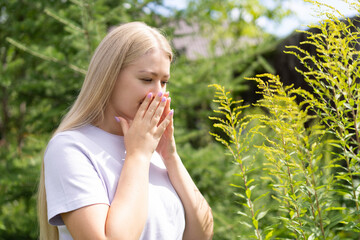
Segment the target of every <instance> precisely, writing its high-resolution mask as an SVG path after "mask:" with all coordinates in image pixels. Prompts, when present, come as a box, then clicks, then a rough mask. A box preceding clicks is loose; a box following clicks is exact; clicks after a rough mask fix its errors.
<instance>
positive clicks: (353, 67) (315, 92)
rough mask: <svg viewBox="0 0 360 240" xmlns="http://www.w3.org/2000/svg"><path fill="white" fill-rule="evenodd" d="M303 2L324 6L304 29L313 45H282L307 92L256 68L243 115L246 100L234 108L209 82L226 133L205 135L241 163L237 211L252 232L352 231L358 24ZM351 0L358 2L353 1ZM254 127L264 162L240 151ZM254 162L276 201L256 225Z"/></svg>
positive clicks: (358, 171) (345, 235) (312, 234)
mask: <svg viewBox="0 0 360 240" xmlns="http://www.w3.org/2000/svg"><path fill="white" fill-rule="evenodd" d="M308 2H312V3H314V4H315V5H318V6H319V7H320V6H322V7H324V6H325V7H327V8H329V11H328V12H325V13H324V15H326V16H327V19H325V20H322V21H321V22H320V23H319V24H318V25H315V26H311V27H312V28H315V29H316V30H317V31H303V32H305V33H306V34H308V39H307V40H306V41H304V42H302V43H301V44H310V45H313V46H314V47H315V48H316V53H315V54H314V53H310V52H307V51H306V50H304V49H303V48H302V47H301V46H300V47H296V46H290V47H288V48H289V49H290V51H288V53H289V54H293V55H295V56H296V57H297V58H298V59H299V60H300V62H301V63H302V65H303V66H304V68H305V70H300V69H296V70H297V71H298V72H300V73H301V74H302V75H303V76H304V80H305V81H306V82H307V83H308V84H309V85H310V86H311V87H312V91H311V92H307V91H305V90H302V89H294V88H293V87H292V86H286V87H285V86H283V85H282V83H281V82H280V79H279V77H277V76H274V75H271V74H262V75H258V76H256V77H255V78H251V79H250V80H254V81H256V82H257V83H258V88H259V91H258V93H259V94H260V95H261V96H262V98H261V99H260V100H259V101H258V102H257V103H256V104H254V107H257V108H261V109H263V110H264V111H263V112H262V113H258V114H249V115H247V116H245V117H244V116H243V115H242V110H243V109H244V108H245V107H241V106H240V107H235V108H233V105H237V104H241V101H240V102H239V101H233V100H232V98H231V97H230V93H228V92H226V90H225V89H224V88H222V87H221V86H218V85H215V86H214V87H215V88H216V90H217V92H216V95H215V99H216V100H215V102H216V103H218V105H219V107H218V109H217V110H215V111H214V112H215V113H216V114H220V115H221V116H222V117H211V119H212V120H214V121H216V123H215V124H214V127H215V128H218V129H220V130H221V131H222V132H223V133H225V135H224V136H220V135H219V134H214V133H213V134H212V135H213V136H215V139H216V140H217V141H219V142H221V143H223V144H224V145H225V146H226V147H227V149H228V150H229V152H230V153H231V154H232V156H233V158H234V160H235V162H236V163H237V164H239V165H240V168H239V169H240V170H239V174H238V175H239V176H240V177H241V178H242V179H243V185H241V186H239V187H240V188H239V192H238V193H236V194H237V195H239V196H241V197H242V198H244V199H245V200H246V203H247V206H248V210H249V212H246V213H242V214H244V215H247V216H248V218H249V219H251V220H253V223H252V225H253V227H254V229H255V237H256V238H257V239H261V238H263V236H264V233H265V232H266V231H268V234H267V235H266V237H265V238H272V237H274V238H276V239H278V238H286V239H289V238H290V239H358V238H359V232H360V200H359V195H360V165H359V164H360V116H359V114H360V92H359V88H360V69H359V65H360V63H359V61H360V60H359V59H358V57H359V49H360V43H359V37H360V29H359V28H358V27H357V26H356V25H355V24H354V22H353V21H352V20H351V19H349V18H345V17H344V16H342V15H341V13H340V12H339V11H337V10H336V9H334V8H332V7H330V6H328V5H326V4H321V3H318V2H316V1H308ZM346 2H347V1H346ZM351 6H352V7H354V8H356V9H359V10H360V4H359V3H358V2H353V3H351ZM339 15H340V16H339ZM340 17H341V18H342V19H343V20H339V18H340ZM254 121H255V122H256V124H255V125H254V124H251V123H253V122H254ZM255 135H257V136H262V137H263V139H264V143H262V144H258V145H257V149H258V150H259V151H260V152H262V153H263V154H264V156H265V157H266V162H265V163H257V159H253V158H251V157H250V159H253V161H247V159H244V158H243V156H249V154H250V155H251V153H249V147H248V146H246V144H249V143H250V141H248V139H249V138H253V137H254V136H255ZM260 164H262V165H263V167H262V173H261V175H262V176H263V177H262V178H260V179H262V180H263V179H268V180H269V181H270V184H269V185H268V189H266V190H265V191H268V192H270V191H271V197H272V199H273V200H274V201H273V202H275V203H276V204H277V206H278V209H270V208H268V209H266V211H267V216H266V218H267V219H270V221H269V225H266V224H264V222H262V224H260V225H261V228H260V227H259V226H260V225H259V222H258V221H254V219H255V220H257V216H258V215H260V214H257V212H259V211H261V210H259V206H256V204H254V203H256V201H255V200H253V199H254V196H255V195H260V194H259V193H258V192H257V191H258V190H259V189H256V190H255V189H254V187H253V188H251V187H252V186H256V182H257V181H259V179H254V178H253V177H251V171H253V170H254V169H255V168H257V167H258V166H259V165H260ZM261 215H264V211H262V214H261ZM261 217H263V216H261ZM258 218H259V217H258ZM271 218H272V219H276V220H277V221H278V223H277V224H276V223H274V222H275V221H274V220H271ZM264 229H266V231H264ZM242 238H244V237H243V236H242Z"/></svg>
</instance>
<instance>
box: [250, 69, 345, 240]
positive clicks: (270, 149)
mask: <svg viewBox="0 0 360 240" xmlns="http://www.w3.org/2000/svg"><path fill="white" fill-rule="evenodd" d="M264 78H266V79H265V80H263V79H264ZM251 80H255V81H257V83H258V88H259V89H260V91H259V93H260V94H261V95H262V97H263V98H262V99H260V100H259V101H258V102H257V103H256V104H255V106H257V107H261V108H263V109H265V111H266V114H259V115H253V116H252V118H258V119H259V120H260V122H261V123H262V124H261V125H258V126H256V127H254V128H252V130H251V131H252V132H253V133H256V134H260V135H262V136H263V137H264V138H265V139H266V142H265V144H263V145H261V146H258V148H259V149H260V150H261V151H262V152H263V153H264V154H265V156H266V158H267V163H265V167H264V172H265V173H266V174H268V175H269V176H270V177H271V179H272V183H271V187H272V188H273V190H274V191H275V192H276V193H275V194H274V195H273V196H272V197H273V198H274V199H275V200H277V201H278V204H279V208H280V209H281V212H280V213H279V216H278V217H279V219H280V220H281V221H282V222H283V225H284V226H285V227H286V228H288V229H289V230H290V234H289V236H288V237H291V238H295V239H309V238H319V239H327V238H328V237H329V235H331V234H330V233H329V231H327V230H328V229H329V228H331V225H330V223H331V224H333V223H335V222H339V219H337V217H336V214H333V213H332V212H331V211H335V210H337V209H338V208H335V205H333V202H332V200H331V197H330V196H331V195H332V193H331V191H330V190H331V189H330V188H329V186H331V183H332V178H331V177H329V173H328V169H327V168H326V165H324V154H323V152H324V149H325V144H326V139H324V137H325V136H326V134H325V130H324V128H323V127H322V126H321V125H318V124H317V123H316V122H313V123H312V125H311V127H309V128H306V127H305V126H306V125H307V124H309V122H310V121H313V117H312V116H311V115H309V112H308V110H309V108H306V107H305V104H306V103H307V102H306V101H303V102H301V103H300V104H297V102H296V96H297V94H298V93H299V92H303V91H302V90H300V89H292V87H291V86H290V87H284V86H283V85H282V83H281V82H280V79H279V77H278V76H274V75H271V74H263V75H258V76H257V77H256V78H251ZM264 128H267V129H271V131H272V132H273V134H272V135H271V138H270V137H269V136H268V135H266V134H264V131H261V129H264ZM325 173H326V174H325Z"/></svg>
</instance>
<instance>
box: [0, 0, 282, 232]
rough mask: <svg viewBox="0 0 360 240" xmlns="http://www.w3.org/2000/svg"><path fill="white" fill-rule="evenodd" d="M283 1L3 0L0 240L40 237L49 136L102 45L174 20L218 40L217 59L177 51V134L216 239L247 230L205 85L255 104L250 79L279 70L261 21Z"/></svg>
mask: <svg viewBox="0 0 360 240" xmlns="http://www.w3.org/2000/svg"><path fill="white" fill-rule="evenodd" d="M284 1H285V0H279V1H275V2H277V3H278V5H276V7H274V8H273V9H266V8H265V7H264V6H263V5H262V4H261V2H259V1H251V0H246V1H231V0H227V1H221V3H220V1H215V0H214V1H205V0H204V1H202V0H201V1H190V2H189V7H188V8H186V9H183V10H176V9H173V8H170V7H168V6H165V5H164V2H163V1H161V0H156V1H155V0H153V1H150V0H133V1H130V0H118V1H114V0H97V1H90V0H62V1H55V0H50V1H49V0H35V1H34V0H22V1H18V0H6V1H0V61H1V63H0V174H1V179H0V239H37V234H38V231H37V226H36V225H37V224H36V209H35V202H36V199H35V193H36V190H37V189H36V188H37V182H38V177H39V172H40V162H41V160H42V154H43V151H44V149H45V147H46V144H47V141H48V140H49V138H50V136H51V133H52V131H53V130H54V129H55V128H56V126H57V125H58V124H59V122H60V120H61V118H62V116H63V115H64V114H65V113H66V111H67V109H68V108H69V106H70V105H71V104H72V102H73V101H74V99H75V97H76V95H77V93H78V92H79V89H80V87H81V84H82V81H83V78H84V73H85V72H86V68H87V65H88V63H89V59H90V58H91V55H92V53H93V51H94V49H95V48H96V46H97V44H98V43H99V42H100V41H101V39H102V38H103V37H104V36H105V34H106V33H107V31H108V30H109V29H110V28H111V27H112V26H114V25H118V24H120V23H123V22H128V21H143V22H145V23H147V24H149V25H151V26H155V27H158V28H161V29H162V30H164V32H165V33H166V34H167V35H168V36H169V38H170V39H172V38H174V37H178V36H177V35H175V33H174V32H175V29H176V24H174V23H177V22H179V21H180V20H185V21H186V22H188V23H189V24H192V23H196V24H197V25H198V26H200V28H199V32H197V33H198V34H200V35H201V36H203V37H205V38H207V39H209V40H210V46H209V56H210V57H206V58H201V57H199V58H198V59H196V60H192V61H190V60H188V59H187V58H186V56H185V55H181V53H180V52H178V53H176V60H175V62H174V64H173V65H172V80H171V84H170V85H169V90H170V92H171V96H172V99H173V101H172V104H173V108H174V109H175V115H174V117H175V128H176V129H175V134H176V139H177V144H178V149H179V152H180V154H181V156H182V159H183V161H184V163H185V165H186V166H187V168H188V170H189V172H190V174H191V175H192V177H193V178H194V180H195V182H196V184H197V185H198V186H199V188H200V190H201V192H202V193H203V194H204V196H205V197H206V199H207V200H208V201H209V204H210V205H211V207H212V209H213V213H214V218H215V236H214V239H234V238H236V237H238V236H241V235H242V233H243V232H244V231H247V230H246V228H242V227H239V226H238V221H239V215H238V214H237V213H236V212H237V204H238V203H237V199H238V198H237V197H236V196H235V195H234V193H233V192H234V189H235V188H234V187H231V186H229V185H230V183H236V181H237V178H236V177H234V175H233V174H234V173H236V171H237V168H234V166H233V164H232V163H231V157H230V156H226V155H223V154H222V147H221V146H220V145H219V144H218V143H216V141H214V140H213V139H212V138H211V137H210V136H209V135H208V132H209V131H214V129H213V127H212V125H211V123H210V121H209V119H208V117H207V116H209V115H210V114H211V107H213V103H212V93H211V91H209V89H208V88H207V85H208V84H213V83H220V84H223V85H225V86H226V87H228V88H231V89H233V90H234V92H235V93H236V94H237V95H239V96H245V98H247V99H249V100H248V101H250V102H251V101H253V99H252V97H253V94H252V92H251V91H250V90H251V88H252V86H251V85H250V84H249V83H248V82H245V81H244V80H243V78H244V77H247V76H253V75H254V74H255V73H258V72H264V71H267V72H273V68H272V66H271V65H270V64H268V62H267V60H266V58H265V55H268V54H269V53H271V52H272V51H273V50H274V48H275V46H276V44H277V42H276V39H275V38H274V37H272V36H269V35H267V34H265V33H264V32H263V30H262V29H261V28H260V27H258V26H257V24H256V20H257V19H259V18H260V17H262V16H264V17H266V18H269V19H274V20H278V19H281V17H282V16H285V15H286V14H287V11H286V10H283V9H282V8H281V3H282V2H284ZM240 9H241V12H240V14H237V15H236V12H239V11H240ZM160 12H166V14H163V13H162V14H160ZM232 14H235V15H236V16H235V15H234V16H235V17H234V16H233V15H232ZM249 14H250V16H251V18H249ZM231 16H233V17H231ZM224 24H227V25H224ZM224 26H226V27H224ZM210 30H211V31H210ZM244 37H245V38H246V37H247V39H248V40H247V41H245V42H241V44H239V42H238V39H243V38H244ZM249 39H250V41H249ZM219 46H220V47H221V49H222V55H221V56H219V54H216V50H217V49H218V48H219ZM254 141H255V140H254ZM256 141H257V140H256Z"/></svg>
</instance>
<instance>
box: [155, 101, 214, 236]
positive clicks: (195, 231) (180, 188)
mask: <svg viewBox="0 0 360 240" xmlns="http://www.w3.org/2000/svg"><path fill="white" fill-rule="evenodd" d="M169 111H170V101H168V103H167V105H166V107H165V111H164V116H166V115H165V114H166V113H167V112H169ZM156 150H157V151H158V152H159V153H160V155H161V156H162V157H163V160H164V164H165V166H166V168H167V171H168V174H169V178H170V181H171V183H172V185H173V186H174V188H175V190H176V192H177V194H178V195H179V197H180V199H181V202H182V204H183V206H184V209H185V232H184V237H183V239H185V240H188V239H189V240H190V239H194V240H208V239H211V238H212V236H213V225H214V223H213V216H212V212H211V208H210V207H209V205H208V203H207V202H206V200H205V198H204V197H203V196H202V194H201V193H200V191H199V190H198V188H197V187H196V185H195V183H194V182H193V180H192V179H191V177H190V175H189V173H188V171H187V170H186V168H185V166H184V165H183V163H182V161H181V159H180V157H179V155H178V153H177V150H176V144H175V138H174V126H173V120H172V119H171V122H170V124H169V125H168V127H167V129H166V130H165V132H164V134H163V136H162V138H161V140H160V142H159V145H158V147H157V149H156Z"/></svg>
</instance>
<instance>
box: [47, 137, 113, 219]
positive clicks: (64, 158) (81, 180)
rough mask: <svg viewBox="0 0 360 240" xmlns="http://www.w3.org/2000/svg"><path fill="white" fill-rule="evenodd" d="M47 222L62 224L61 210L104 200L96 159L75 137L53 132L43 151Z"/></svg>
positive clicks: (103, 185) (103, 190)
mask: <svg viewBox="0 0 360 240" xmlns="http://www.w3.org/2000/svg"><path fill="white" fill-rule="evenodd" d="M44 174H45V188H46V199H47V209H48V219H49V223H50V224H52V225H63V224H64V222H63V221H62V218H61V215H60V214H61V213H65V212H69V211H73V210H76V209H79V208H81V207H85V206H89V205H92V204H98V203H102V204H108V205H110V202H109V198H108V195H107V191H106V186H105V184H104V183H103V181H102V178H101V176H100V175H99V171H98V169H97V166H96V163H95V162H94V160H93V159H92V158H91V155H90V154H89V151H88V150H87V149H86V147H84V146H83V145H82V144H81V141H79V139H76V138H74V137H73V136H71V135H70V136H69V135H66V134H64V135H61V134H60V135H56V136H55V137H54V138H53V139H52V140H51V141H50V142H49V144H48V147H47V149H46V152H45V155H44Z"/></svg>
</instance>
